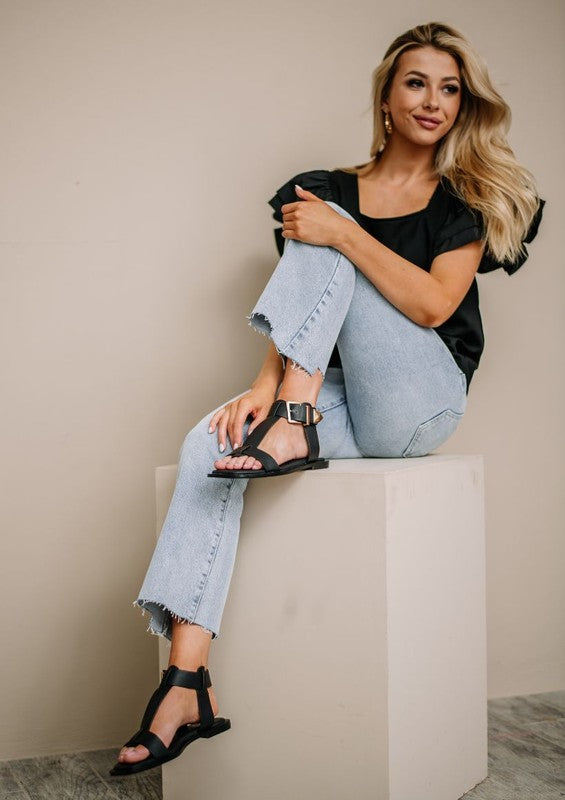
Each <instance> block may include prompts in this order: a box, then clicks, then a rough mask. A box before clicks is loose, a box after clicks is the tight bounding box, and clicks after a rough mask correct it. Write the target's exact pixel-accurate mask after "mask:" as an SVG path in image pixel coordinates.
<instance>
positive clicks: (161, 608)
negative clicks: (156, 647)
mask: <svg viewBox="0 0 565 800" xmlns="http://www.w3.org/2000/svg"><path fill="white" fill-rule="evenodd" d="M132 605H133V606H139V608H141V612H142V616H145V612H146V611H147V612H148V613H149V614H150V615H151V618H150V620H149V625H148V627H147V632H148V633H152V634H154V635H155V636H162V637H163V638H165V639H168V640H169V641H171V640H172V633H173V630H172V620H173V619H175V620H176V621H177V622H180V623H181V624H184V623H187V624H190V625H198V626H199V627H201V628H202V630H204V631H205V632H206V633H210V634H211V635H212V639H217V638H218V636H219V633H218V632H216V631H212V630H210V629H209V628H207V627H206V626H205V625H202V624H201V623H199V622H197V621H196V620H195V619H186V618H184V617H180V616H179V615H178V614H175V612H174V611H171V610H170V609H169V608H167V606H165V605H164V604H163V603H157V602H155V601H153V600H140V599H138V600H134V601H133V603H132Z"/></svg>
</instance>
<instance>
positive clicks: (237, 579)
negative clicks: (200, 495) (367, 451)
mask: <svg viewBox="0 0 565 800" xmlns="http://www.w3.org/2000/svg"><path fill="white" fill-rule="evenodd" d="M156 479H157V502H158V526H157V527H158V531H159V530H160V528H161V525H162V522H163V519H164V516H165V513H166V510H167V507H168V504H169V502H170V498H171V495H172V491H173V487H174V482H175V479H176V467H174V466H172V467H160V468H158V469H157V471H156ZM168 651H169V644H168V642H165V641H164V640H163V639H160V667H161V668H164V667H166V666H167V660H168ZM209 666H210V673H211V677H212V681H213V683H214V686H215V688H216V692H217V697H218V702H219V706H220V709H219V714H220V715H221V716H227V717H229V718H230V719H231V721H232V729H231V730H230V731H228V732H227V733H224V734H222V735H221V736H218V737H216V738H213V739H210V740H200V741H197V742H195V743H193V744H192V745H190V747H189V748H188V749H187V750H186V751H185V752H184V753H183V754H182V756H180V757H179V758H178V759H176V760H174V761H172V762H171V763H170V764H166V765H164V767H163V797H164V800H192V799H193V798H194V800H219V798H221V799H222V800H290V799H291V798H292V800H349V798H354V800H365V798H366V799H367V800H369V798H370V800H458V798H460V797H461V796H462V795H463V794H464V793H465V792H467V791H468V790H469V789H471V788H472V787H473V786H475V784H477V783H479V782H480V781H482V780H483V779H484V778H485V777H486V776H487V698H486V615H485V536H484V500H483V462H482V457H481V456H475V455H473V456H442V455H430V456H426V457H424V458H414V459H358V460H357V459H347V460H334V461H331V462H330V468H329V469H328V470H320V471H313V472H305V473H298V474H294V475H289V476H287V477H284V478H272V479H267V480H255V481H251V482H250V484H249V487H248V490H247V492H246V500H245V510H244V514H243V519H242V528H241V535H240V542H239V548H238V555H237V560H236V565H235V570H234V575H233V579H232V583H231V588H230V594H229V596H228V601H227V606H226V610H225V612H224V618H223V621H222V629H221V631H220V636H219V637H218V639H217V640H216V641H215V642H213V643H212V648H211V657H210V665H209ZM159 678H160V676H159Z"/></svg>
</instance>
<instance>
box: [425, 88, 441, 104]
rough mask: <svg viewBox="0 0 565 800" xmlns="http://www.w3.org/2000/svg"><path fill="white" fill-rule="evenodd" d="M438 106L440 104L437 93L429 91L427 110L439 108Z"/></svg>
mask: <svg viewBox="0 0 565 800" xmlns="http://www.w3.org/2000/svg"><path fill="white" fill-rule="evenodd" d="M438 105H439V103H438V96H437V93H436V92H434V91H428V93H427V95H426V100H425V102H424V106H425V108H437V107H438Z"/></svg>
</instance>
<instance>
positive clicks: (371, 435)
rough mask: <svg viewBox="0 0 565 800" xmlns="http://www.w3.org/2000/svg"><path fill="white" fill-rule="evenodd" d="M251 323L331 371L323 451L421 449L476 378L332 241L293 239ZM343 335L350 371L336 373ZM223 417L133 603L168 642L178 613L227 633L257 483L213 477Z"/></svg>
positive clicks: (187, 450) (182, 467) (365, 453)
mask: <svg viewBox="0 0 565 800" xmlns="http://www.w3.org/2000/svg"><path fill="white" fill-rule="evenodd" d="M328 205H330V206H332V207H333V208H334V209H335V210H336V211H338V212H339V213H340V214H343V216H346V217H348V218H349V219H352V217H351V216H350V215H349V214H348V213H347V212H346V211H345V210H344V209H342V208H341V207H340V206H338V205H337V204H336V203H333V202H328ZM249 320H250V324H251V325H252V326H253V327H255V328H256V329H257V330H259V331H261V332H262V333H264V334H267V335H269V336H270V337H271V338H272V340H273V342H274V343H275V346H276V348H277V350H278V352H279V353H280V354H281V357H283V362H284V361H285V359H292V361H293V362H295V364H296V365H299V366H301V367H303V368H304V369H306V370H307V371H308V372H310V373H311V374H312V373H313V372H315V370H316V369H319V370H320V371H321V372H322V374H323V375H324V381H323V384H322V388H321V391H320V395H319V398H318V402H317V404H316V405H317V408H319V409H320V411H321V412H322V413H323V415H324V418H323V420H322V421H321V422H320V423H318V426H317V431H318V436H319V439H320V457H321V458H330V459H331V458H362V457H370V458H400V457H413V456H423V455H426V454H427V453H429V452H430V451H431V450H434V449H435V448H437V447H439V445H441V444H442V443H443V442H445V441H446V439H448V438H449V436H451V434H452V433H453V432H454V430H455V428H456V427H457V425H458V423H459V421H460V420H461V418H462V416H463V413H464V411H465V408H466V404H467V395H466V385H467V384H466V378H465V375H464V373H463V372H462V371H461V370H460V369H459V367H458V366H457V363H456V362H455V360H454V359H453V356H452V355H451V353H450V352H449V350H448V348H447V346H446V345H445V344H444V342H443V341H442V340H441V338H440V337H439V335H438V334H437V333H436V332H435V331H434V330H433V329H432V328H425V327H422V326H420V325H417V324H416V323H415V322H412V320H410V319H409V318H408V317H406V316H405V315H404V314H402V312H400V311H399V310H398V309H397V308H395V307H394V306H393V305H392V304H391V303H389V302H388V300H386V299H385V298H384V297H383V296H382V295H381V294H380V292H379V291H378V290H377V289H376V288H375V287H374V286H373V285H372V284H371V282H370V281H369V280H367V278H365V276H364V275H363V274H362V273H361V272H360V271H359V270H358V269H356V267H355V266H354V265H353V264H352V263H351V261H349V260H348V259H347V258H346V257H345V256H344V255H342V254H341V253H340V252H339V251H338V250H335V249H334V248H332V247H325V246H316V245H311V244H306V243H304V242H300V241H298V240H295V239H286V240H285V247H284V253H283V256H282V258H281V259H280V261H279V263H278V265H277V267H276V269H275V271H274V272H273V274H272V276H271V278H270V280H269V282H268V284H267V286H266V287H265V290H264V291H263V293H262V295H261V297H260V298H259V300H258V301H257V304H256V306H255V308H254V309H253V311H252V313H251V314H250V316H249ZM336 339H337V343H338V347H339V352H340V357H341V361H342V368H341V369H339V368H335V367H330V368H329V369H328V368H327V364H328V361H329V358H330V355H331V351H332V349H333V346H334V344H335V342H336ZM243 394H245V392H244V393H243ZM237 397H241V395H237ZM232 399H235V398H232ZM299 399H300V398H297V400H299ZM228 402H229V401H228ZM222 405H225V403H223V404H222ZM220 407H221V406H218V408H220ZM214 410H216V409H214ZM213 413H214V411H212V412H210V414H208V415H207V416H206V417H204V419H202V420H201V421H200V422H199V423H198V424H197V425H195V427H194V428H192V430H191V431H190V432H189V433H188V435H187V436H186V438H185V440H184V442H183V445H182V447H181V451H180V455H179V462H178V475H177V481H176V486H175V491H174V494H173V498H172V501H171V504H170V507H169V510H168V513H167V516H166V519H165V522H164V524H163V528H162V531H161V534H160V537H159V540H158V542H157V546H156V548H155V551H154V553H153V557H152V559H151V562H150V564H149V568H148V570H147V573H146V575H145V579H144V581H143V585H142V586H141V589H140V591H139V595H138V598H137V600H135V601H134V603H133V605H134V606H135V605H139V606H140V607H141V608H143V609H144V613H145V609H147V610H148V611H149V612H150V614H151V621H150V623H149V628H148V630H150V631H151V632H152V633H155V634H157V635H162V636H165V637H167V638H168V639H170V638H171V618H172V617H174V618H175V619H177V620H180V621H189V622H194V623H197V624H198V625H201V626H202V627H203V628H205V629H206V630H208V631H210V632H212V635H213V638H216V637H217V636H218V634H219V630H220V621H221V617H222V613H223V609H224V605H225V602H226V597H227V593H228V587H229V583H230V580H231V575H232V571H233V566H234V561H235V555H236V549H237V543H238V537H239V523H240V517H241V512H242V508H243V494H244V491H245V488H246V486H247V483H248V479H245V478H208V477H207V473H208V472H210V471H211V469H213V462H214V460H215V459H217V458H220V457H221V454H220V452H219V449H218V439H217V435H216V434H215V433H214V434H210V433H208V427H209V424H210V419H211V417H212V414H213ZM248 425H249V423H248V422H247V423H246V424H245V427H244V436H245V434H246V431H247V427H248ZM226 452H228V451H226ZM302 475H303V473H299V474H298V475H297V476H296V477H295V478H294V479H295V480H302V479H303V478H302V477H301V476H302ZM267 480H269V479H267ZM270 480H277V479H276V478H272V479H270Z"/></svg>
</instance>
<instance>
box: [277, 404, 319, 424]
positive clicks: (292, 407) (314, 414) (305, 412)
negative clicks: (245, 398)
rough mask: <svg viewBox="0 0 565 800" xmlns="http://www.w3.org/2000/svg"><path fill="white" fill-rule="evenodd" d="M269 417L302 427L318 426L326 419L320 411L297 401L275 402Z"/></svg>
mask: <svg viewBox="0 0 565 800" xmlns="http://www.w3.org/2000/svg"><path fill="white" fill-rule="evenodd" d="M269 416H270V417H271V416H273V417H283V418H284V419H286V420H287V421H288V422H295V423H300V424H302V425H317V424H318V422H320V421H321V420H322V419H323V418H324V417H323V414H322V413H321V412H320V411H318V409H317V408H316V407H315V406H313V405H312V404H311V403H308V402H306V401H305V402H302V403H300V402H298V401H296V400H275V402H274V403H273V405H272V406H271V408H270V410H269Z"/></svg>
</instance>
